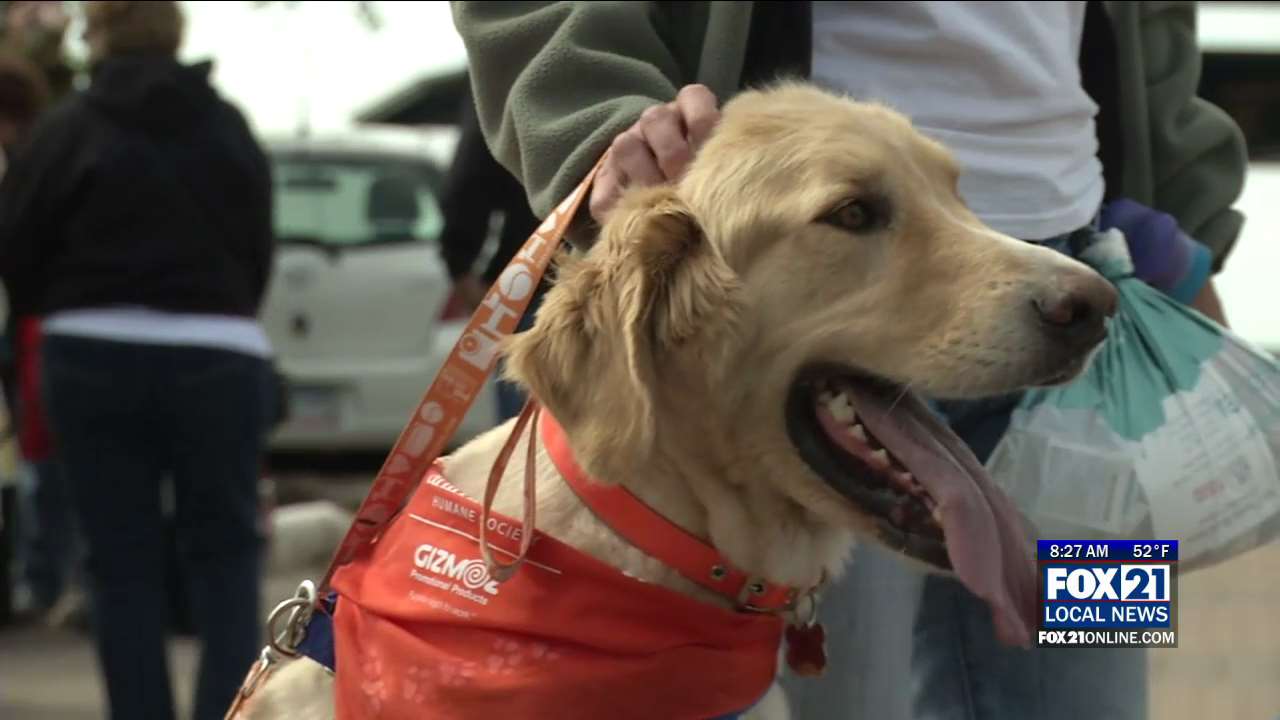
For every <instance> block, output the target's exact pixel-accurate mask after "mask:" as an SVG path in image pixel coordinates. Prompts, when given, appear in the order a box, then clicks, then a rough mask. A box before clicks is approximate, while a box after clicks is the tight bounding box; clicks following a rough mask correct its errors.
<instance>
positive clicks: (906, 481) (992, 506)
mask: <svg viewBox="0 0 1280 720" xmlns="http://www.w3.org/2000/svg"><path fill="white" fill-rule="evenodd" d="M786 424H787V431H788V433H789V435H790V437H791V441H792V443H793V444H794V445H795V447H796V450H797V452H798V453H799V455H800V458H801V459H802V460H804V462H805V463H806V464H807V465H809V467H810V468H811V469H812V470H813V471H814V472H815V473H816V474H817V475H818V476H819V477H820V478H822V480H823V481H824V482H825V483H826V484H827V485H828V486H830V487H831V488H832V489H834V490H835V491H836V492H838V493H839V494H840V495H841V496H843V497H844V498H846V499H847V500H848V501H849V502H851V503H852V504H853V505H854V506H855V507H857V508H858V509H859V510H861V511H862V512H864V513H866V514H867V515H869V516H871V518H873V520H874V521H875V525H876V531H877V533H878V535H879V537H880V540H881V541H882V542H884V543H885V544H886V545H888V546H889V547H891V548H894V549H896V550H899V551H901V552H903V553H906V554H908V555H910V556H912V557H915V558H918V559H920V560H922V561H924V562H926V563H928V564H930V565H932V566H934V567H937V568H940V569H944V570H954V571H955V573H956V575H957V576H958V577H959V579H960V580H961V582H963V583H964V584H965V585H966V586H967V587H968V588H969V589H970V590H972V591H973V592H974V593H975V594H976V595H978V596H979V597H981V598H983V599H984V600H986V601H987V603H988V604H989V605H990V606H991V608H992V612H993V614H994V619H995V623H996V627H997V630H998V632H999V635H1000V637H1001V638H1002V639H1003V640H1005V642H1009V643H1011V644H1025V643H1027V642H1029V640H1030V631H1031V628H1033V627H1035V625H1034V590H1035V568H1034V563H1033V562H1032V560H1031V557H1030V555H1029V554H1028V552H1027V550H1026V546H1025V542H1026V535H1025V532H1024V531H1023V529H1022V524H1021V520H1020V518H1019V517H1018V515H1017V511H1016V510H1015V509H1014V507H1013V505H1012V503H1010V502H1009V500H1008V498H1006V497H1005V496H1004V495H1003V494H1002V493H1001V492H1000V491H999V490H997V489H996V488H995V487H994V485H993V484H992V483H991V481H990V479H989V478H988V477H987V474H986V472H985V471H984V470H983V468H982V466H981V464H980V463H979V462H978V461H977V458H975V457H974V456H973V453H972V451H970V450H969V448H968V447H967V446H966V445H965V444H964V442H963V441H961V440H960V438H959V437H957V436H956V435H955V434H954V433H953V432H951V430H950V429H949V428H948V427H947V426H946V425H945V424H943V423H942V421H941V420H939V419H938V418H937V416H935V415H934V414H933V412H931V411H930V410H929V408H928V407H927V406H926V405H925V404H924V402H922V401H921V400H920V398H919V397H917V396H916V395H915V394H914V393H911V392H909V391H908V390H907V389H906V388H903V387H901V386H898V385H895V384H893V383H890V382H887V381H884V380H880V379H876V378H873V377H870V376H868V375H866V374H865V373H860V372H857V371H853V370H850V369H848V368H841V367H831V366H821V367H814V368H810V369H808V370H806V371H805V372H804V373H802V374H801V376H800V377H799V378H798V379H797V380H796V382H795V383H794V384H793V385H792V388H791V391H790V394H789V397H788V400H787V407H786Z"/></svg>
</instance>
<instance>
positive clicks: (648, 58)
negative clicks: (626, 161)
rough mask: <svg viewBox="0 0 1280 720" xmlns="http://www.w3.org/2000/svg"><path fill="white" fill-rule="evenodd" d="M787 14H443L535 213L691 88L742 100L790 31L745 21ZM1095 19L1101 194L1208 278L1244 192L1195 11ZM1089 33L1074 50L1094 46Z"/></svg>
mask: <svg viewBox="0 0 1280 720" xmlns="http://www.w3.org/2000/svg"><path fill="white" fill-rule="evenodd" d="M789 4H791V3H753V2H681V3H669V2H600V1H593V2H454V3H452V8H453V18H454V24H455V26H456V27H457V30H458V32H459V33H460V35H461V36H462V39H463V42H464V44H465V46H466V49H467V54H468V58H469V62H470V69H471V70H470V72H471V83H472V89H473V92H474V96H475V99H476V107H477V111H478V113H479V117H480V121H481V126H482V128H483V130H484V134H485V137H486V139H487V141H488V143H489V146H490V148H491V150H492V151H493V154H494V156H495V157H497V158H498V160H499V162H501V163H502V164H503V165H504V166H505V167H506V168H507V169H508V170H510V171H511V172H512V173H513V174H515V176H516V177H517V178H519V179H520V180H521V182H522V183H523V184H524V186H525V189H526V192H527V193H528V195H529V201H530V204H531V206H532V208H533V209H534V211H535V212H536V213H537V214H538V215H539V216H545V215H546V214H547V213H548V212H549V211H550V209H551V208H552V207H554V206H555V204H556V203H557V202H559V201H560V200H561V199H562V198H563V197H564V196H565V195H567V194H568V193H569V192H570V191H571V190H572V189H573V187H574V186H575V185H576V184H577V183H578V182H580V181H581V179H582V177H583V176H584V175H585V174H586V173H587V171H588V170H589V169H590V168H591V166H592V165H593V164H595V162H596V160H597V159H599V157H600V155H601V154H602V153H603V152H604V151H605V149H606V148H607V147H608V146H609V144H610V142H611V141H612V140H613V138H614V137H615V136H616V135H617V134H618V133H620V132H622V131H623V130H625V129H626V128H627V127H629V126H630V125H631V124H632V123H634V122H635V121H636V119H637V118H639V116H640V114H641V112H643V111H644V109H645V108H647V107H649V106H650V105H654V104H658V103H665V102H668V101H670V100H672V99H674V98H675V95H676V92H677V91H678V90H679V89H680V88H681V87H682V86H684V85H686V84H689V83H702V84H704V85H706V86H708V87H709V88H710V89H711V90H712V92H714V93H715V94H716V96H717V98H719V99H720V101H721V102H725V101H726V100H728V99H729V98H730V97H732V96H733V95H734V94H735V93H737V92H739V91H740V90H741V89H742V88H743V87H744V85H745V84H746V81H745V79H744V68H746V67H747V66H748V65H749V64H751V62H752V61H753V56H752V53H758V52H759V51H760V50H759V49H760V48H766V49H767V48H770V47H771V46H772V45H773V44H774V41H781V40H785V37H794V36H795V34H796V28H786V29H785V30H786V32H785V34H784V33H783V32H778V33H777V34H776V37H769V33H770V28H769V27H767V25H768V23H761V22H759V20H760V17H756V18H755V19H756V20H757V22H756V23H754V24H753V15H760V16H761V17H762V15H761V14H762V13H766V12H769V13H776V12H777V6H783V5H789ZM762 6H769V7H762ZM1100 6H1101V7H1105V15H1106V17H1107V19H1109V23H1107V24H1106V26H1104V27H1108V28H1109V29H1110V30H1109V31H1110V32H1111V33H1112V35H1113V38H1114V44H1111V43H1108V45H1109V46H1110V47H1108V53H1109V55H1108V58H1107V60H1106V61H1105V66H1106V67H1104V68H1103V69H1102V74H1103V75H1105V76H1106V77H1104V78H1103V81H1102V82H1103V83H1104V84H1107V85H1109V86H1110V90H1111V94H1112V99H1111V102H1113V103H1114V104H1115V105H1116V106H1115V107H1109V106H1108V105H1109V103H1108V101H1106V100H1100V101H1099V105H1100V115H1099V117H1100V118H1101V117H1102V115H1103V114H1104V113H1109V116H1110V117H1111V118H1114V121H1113V123H1112V124H1113V126H1114V136H1113V137H1111V138H1108V137H1102V138H1100V140H1101V143H1102V144H1109V145H1110V146H1111V148H1110V156H1111V157H1113V158H1116V161H1113V162H1112V163H1111V164H1112V165H1113V166H1119V168H1120V169H1119V170H1118V171H1117V172H1113V173H1108V178H1107V179H1108V196H1109V197H1126V198H1130V199H1132V200H1135V201H1137V202H1139V203H1142V204H1144V205H1147V206H1149V207H1153V208H1156V209H1158V210H1162V211H1164V212H1167V213H1169V214H1170V215H1172V216H1173V217H1175V218H1176V219H1177V221H1178V223H1179V225H1180V226H1181V227H1182V229H1183V230H1184V231H1185V232H1187V233H1188V234H1189V235H1191V236H1192V237H1194V238H1196V239H1197V240H1199V241H1200V242H1202V243H1204V244H1205V245H1207V246H1209V248H1210V250H1211V251H1212V253H1213V258H1214V271H1215V272H1216V271H1218V270H1220V269H1221V268H1222V265H1223V262H1224V261H1225V260H1226V259H1227V257H1228V255H1229V254H1230V252H1231V249H1232V247H1233V245H1234V243H1235V241H1236V238H1237V237H1238V235H1239V233H1240V228H1241V226H1242V225H1243V223H1244V217H1243V216H1242V215H1241V214H1240V213H1239V212H1237V211H1236V210H1234V209H1232V204H1233V203H1234V202H1235V201H1236V199H1237V198H1238V197H1239V195H1240V192H1241V190H1242V188H1243V186H1244V178H1245V173H1246V168H1247V156H1246V152H1245V143H1244V138H1243V136H1242V134H1241V132H1240V130H1239V128H1237V127H1236V125H1235V123H1234V122H1233V121H1232V120H1231V119H1230V117H1229V116H1227V114H1226V113H1224V112H1223V111H1222V110H1220V109H1219V108H1217V107H1215V106H1213V105H1211V104H1210V103H1208V102H1207V101H1205V100H1203V99H1202V98H1199V97H1197V95H1196V91H1197V86H1198V84H1199V78H1200V66H1201V59H1200V50H1199V47H1198V44H1197V37H1196V19H1197V18H1196V3H1195V2H1107V3H1101V4H1100ZM762 25H765V27H761V26H762ZM1088 28H1089V26H1088V23H1087V24H1086V42H1085V52H1086V53H1088V52H1091V51H1090V49H1089V48H1091V47H1092V46H1094V45H1096V42H1093V43H1091V42H1090V41H1089V38H1088V33H1089V32H1090V31H1089V29H1088ZM806 31H807V28H805V29H804V30H802V31H801V32H806ZM762 33H763V35H762ZM753 39H754V43H753V42H751V41H752V40H753ZM805 43H806V44H807V40H806V41H805ZM1087 61H1088V58H1087V57H1086V58H1084V62H1087ZM806 62H807V61H806ZM757 64H758V62H757ZM1112 65H1113V66H1114V67H1113V68H1112V67H1110V66H1112ZM806 69H807V65H806ZM1086 74H1088V73H1086ZM1097 74H1098V73H1096V72H1095V73H1094V75H1097ZM1095 100H1098V98H1097V97H1095ZM1099 134H1100V135H1106V133H1104V132H1102V131H1101V130H1100V133H1099ZM1102 154H1103V155H1104V164H1106V152H1103V153H1102ZM1111 169H1112V170H1116V168H1115V167H1112V168H1111Z"/></svg>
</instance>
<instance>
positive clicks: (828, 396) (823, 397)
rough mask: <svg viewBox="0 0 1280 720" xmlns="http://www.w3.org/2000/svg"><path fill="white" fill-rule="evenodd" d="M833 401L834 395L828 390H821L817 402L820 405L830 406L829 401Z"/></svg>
mask: <svg viewBox="0 0 1280 720" xmlns="http://www.w3.org/2000/svg"><path fill="white" fill-rule="evenodd" d="M835 399H836V394H835V393H833V392H831V391H830V390H823V391H822V392H820V393H818V402H820V403H822V404H823V405H830V404H831V401H832V400H835Z"/></svg>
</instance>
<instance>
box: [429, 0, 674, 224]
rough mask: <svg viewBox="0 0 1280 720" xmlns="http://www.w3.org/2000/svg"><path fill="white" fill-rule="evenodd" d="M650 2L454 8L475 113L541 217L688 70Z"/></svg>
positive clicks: (671, 95)
mask: <svg viewBox="0 0 1280 720" xmlns="http://www.w3.org/2000/svg"><path fill="white" fill-rule="evenodd" d="M653 5H654V4H653V3H650V2H550V3H547V2H454V3H452V9H453V18H454V24H455V26H456V28H457V30H458V33H459V34H460V35H461V36H462V40H463V43H464V45H465V47H466V50H467V56H468V60H469V62H470V74H471V85H472V91H473V93H474V96H475V100H476V110H477V113H478V115H479V118H480V123H481V127H482V129H483V131H484V134H485V137H486V139H487V140H488V143H489V147H490V149H491V150H492V151H493V154H494V156H495V157H496V158H497V160H498V161H499V162H500V163H502V165H503V166H505V167H506V168H507V169H508V170H510V171H511V173H512V174H513V175H515V177H516V178H517V179H519V180H520V182H521V184H522V185H523V186H524V188H525V192H526V194H527V195H528V197H529V204H530V207H531V208H532V210H533V211H534V213H535V214H537V215H538V217H546V215H547V214H548V213H549V212H550V211H551V209H552V208H553V207H555V205H556V204H557V203H558V202H560V200H562V199H563V198H564V197H565V196H566V195H568V194H569V192H570V191H571V190H573V188H574V187H575V186H576V185H577V184H578V183H579V182H581V180H582V178H583V177H584V176H585V175H586V174H587V172H588V171H590V169H591V167H592V166H593V165H594V164H595V163H596V161H597V160H599V158H600V156H601V155H602V154H603V153H604V151H605V150H606V149H607V148H608V146H609V144H610V143H611V142H612V141H613V138H614V137H615V136H617V135H618V134H619V133H620V132H622V131H623V130H625V129H627V128H628V127H630V126H631V124H632V123H634V122H635V121H636V119H637V118H638V117H639V116H640V113H641V112H643V111H644V109H645V108H647V107H649V106H650V105H655V104H658V103H664V102H669V101H670V100H672V99H673V98H675V96H676V92H677V89H678V88H679V86H681V85H682V84H683V82H682V79H681V71H680V69H679V67H678V64H677V62H676V60H675V59H674V56H673V53H672V51H671V48H669V47H668V46H667V44H666V42H665V41H664V40H663V38H662V37H661V36H660V34H659V32H658V30H657V28H656V26H655V22H654V16H653V14H654V12H655V10H654V7H653Z"/></svg>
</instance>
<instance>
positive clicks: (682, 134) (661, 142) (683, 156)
mask: <svg viewBox="0 0 1280 720" xmlns="http://www.w3.org/2000/svg"><path fill="white" fill-rule="evenodd" d="M719 121H720V110H719V108H718V106H717V100H716V96H715V95H714V94H712V92H711V91H710V90H709V89H707V87H706V86H705V85H686V86H684V87H683V88H681V89H680V92H679V94H677V95H676V99H675V100H673V101H672V102H669V103H666V104H665V105H654V106H653V107H650V108H649V109H647V110H645V111H644V113H643V114H642V115H641V116H640V119H639V120H637V121H636V122H635V124H634V125H632V126H631V127H629V128H627V129H626V130H624V131H622V132H621V133H620V134H619V135H618V136H617V137H616V138H614V139H613V144H612V145H610V146H609V149H610V152H609V157H608V159H607V160H605V163H604V165H603V166H602V167H601V168H600V172H599V173H598V174H597V175H596V179H595V182H594V183H592V187H591V199H590V201H589V208H590V210H591V217H592V218H594V219H595V221H596V222H602V221H603V219H604V216H605V215H606V214H608V212H609V211H610V210H612V209H613V206H614V205H615V204H616V203H617V202H618V198H619V197H621V195H622V191H623V190H624V189H626V188H628V187H631V186H639V187H644V186H649V185H660V184H662V183H664V182H670V181H672V180H676V179H677V178H679V177H680V175H681V174H683V173H684V170H685V168H686V167H688V165H689V161H690V160H692V159H693V156H694V153H696V152H697V151H698V148H700V147H702V143H704V142H706V139H707V137H708V136H709V135H710V134H711V130H712V129H713V128H714V127H715V126H716V123H718V122H719Z"/></svg>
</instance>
